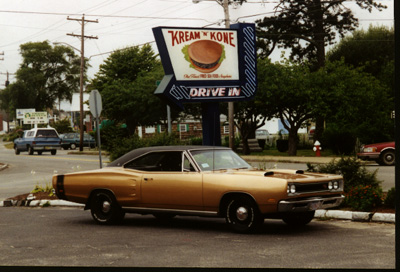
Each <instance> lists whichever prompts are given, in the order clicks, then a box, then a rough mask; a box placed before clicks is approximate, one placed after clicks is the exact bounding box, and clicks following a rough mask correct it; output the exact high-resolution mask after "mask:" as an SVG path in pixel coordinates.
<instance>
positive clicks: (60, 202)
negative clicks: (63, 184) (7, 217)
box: [0, 199, 85, 207]
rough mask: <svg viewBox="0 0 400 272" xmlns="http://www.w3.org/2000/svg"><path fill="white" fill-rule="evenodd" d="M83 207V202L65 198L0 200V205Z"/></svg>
mask: <svg viewBox="0 0 400 272" xmlns="http://www.w3.org/2000/svg"><path fill="white" fill-rule="evenodd" d="M13 206H16V207H48V206H52V207H85V205H83V204H79V203H75V202H70V201H66V200H60V199H55V200H46V199H43V200H28V199H26V200H25V199H24V200H4V201H0V207H13Z"/></svg>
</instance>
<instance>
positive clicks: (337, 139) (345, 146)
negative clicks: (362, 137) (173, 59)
mask: <svg viewBox="0 0 400 272" xmlns="http://www.w3.org/2000/svg"><path fill="white" fill-rule="evenodd" d="M321 143H322V146H323V147H324V148H325V149H331V150H332V151H333V152H334V153H335V154H338V155H351V154H354V150H355V146H356V137H354V135H353V134H352V133H351V132H350V131H346V130H343V129H341V130H336V129H333V128H327V129H326V130H325V131H324V134H323V136H322V140H321Z"/></svg>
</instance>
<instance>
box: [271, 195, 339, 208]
mask: <svg viewBox="0 0 400 272" xmlns="http://www.w3.org/2000/svg"><path fill="white" fill-rule="evenodd" d="M343 200H344V195H340V196H331V197H312V198H306V199H301V200H281V201H279V203H278V212H306V211H315V210H318V209H327V208H334V207H337V206H339V205H340V204H341V203H342V202H343Z"/></svg>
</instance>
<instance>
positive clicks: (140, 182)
mask: <svg viewBox="0 0 400 272" xmlns="http://www.w3.org/2000/svg"><path fill="white" fill-rule="evenodd" d="M52 183H53V187H54V189H55V191H56V194H57V196H58V198H60V199H65V200H68V201H73V202H77V203H82V204H85V210H86V209H90V210H91V214H92V217H93V218H94V220H95V221H96V222H98V223H100V224H114V223H118V222H120V221H121V220H122V219H123V218H124V215H125V213H126V212H128V213H138V214H152V215H154V216H155V217H157V218H163V219H167V218H172V217H174V216H176V215H198V216H215V217H223V218H225V219H226V222H227V223H228V225H229V226H230V227H231V228H232V229H233V230H234V231H237V232H249V231H253V230H255V229H257V228H258V227H259V226H260V225H261V224H262V223H263V222H264V218H281V219H282V220H283V221H284V222H286V223H287V224H290V225H305V224H308V223H309V222H310V221H311V220H312V219H313V217H314V213H315V210H317V209H325V208H332V207H337V206H339V205H340V204H341V202H342V201H343V199H344V196H343V195H342V193H343V178H342V177H341V176H338V175H327V174H316V173H305V172H304V171H295V170H278V169H273V170H267V171H261V170H257V169H253V168H252V167H251V166H250V165H249V164H248V163H247V162H245V161H244V160H243V159H242V158H241V157H239V156H238V155H237V154H236V153H235V152H233V151H232V150H231V149H229V148H225V147H207V146H160V147H145V148H139V149H135V150H132V151H131V152H129V153H127V154H125V155H124V156H122V157H120V158H118V159H117V160H115V161H113V162H111V163H110V164H109V165H108V166H107V167H106V168H103V169H98V170H92V171H82V172H76V173H69V174H63V175H54V176H53V180H52Z"/></svg>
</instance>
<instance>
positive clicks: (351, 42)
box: [327, 26, 394, 97]
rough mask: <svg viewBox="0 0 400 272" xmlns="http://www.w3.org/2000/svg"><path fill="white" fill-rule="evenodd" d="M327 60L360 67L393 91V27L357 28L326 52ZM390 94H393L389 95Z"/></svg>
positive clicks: (392, 94)
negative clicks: (342, 60) (341, 60)
mask: <svg viewBox="0 0 400 272" xmlns="http://www.w3.org/2000/svg"><path fill="white" fill-rule="evenodd" d="M327 58H328V60H329V61H339V60H340V59H341V58H343V59H344V62H345V63H347V64H349V65H352V66H354V67H362V68H363V69H364V71H365V72H367V73H370V74H372V75H373V76H375V77H376V78H377V79H379V80H380V81H381V82H382V83H384V84H386V85H387V86H389V87H391V88H390V89H391V90H394V76H393V75H394V29H393V28H391V29H390V28H388V27H385V26H370V27H369V29H368V30H367V31H365V30H357V31H354V32H353V33H352V35H350V36H347V37H345V38H343V39H342V40H341V41H340V42H339V43H338V44H337V45H335V47H333V48H332V49H331V50H329V51H328V53H327ZM390 95H391V96H392V97H393V96H394V93H393V92H391V94H390Z"/></svg>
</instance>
